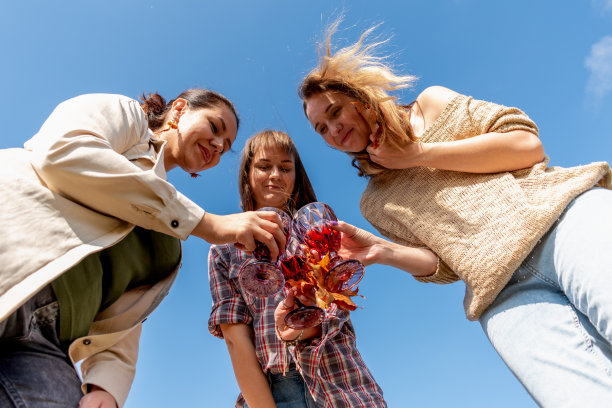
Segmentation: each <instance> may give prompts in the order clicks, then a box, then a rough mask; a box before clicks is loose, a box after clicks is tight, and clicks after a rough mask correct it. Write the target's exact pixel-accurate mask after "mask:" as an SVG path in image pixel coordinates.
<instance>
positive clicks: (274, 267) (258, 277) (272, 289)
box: [238, 207, 291, 298]
mask: <svg viewBox="0 0 612 408" xmlns="http://www.w3.org/2000/svg"><path fill="white" fill-rule="evenodd" d="M257 211H274V212H275V213H277V214H278V215H279V217H280V219H281V222H282V224H283V230H284V232H285V237H288V236H289V231H290V229H291V217H290V216H289V214H287V213H286V212H285V211H283V210H281V209H278V208H275V207H263V208H260V209H258V210H257ZM279 249H280V250H281V251H280V253H279V257H280V256H281V255H282V253H283V252H284V249H283V248H279ZM238 281H239V282H240V286H242V288H243V289H244V291H245V292H247V293H248V294H250V295H252V296H255V297H260V298H261V297H267V296H271V295H275V294H276V293H278V292H279V291H280V290H281V289H282V288H283V286H284V285H285V279H284V277H283V273H282V271H281V269H280V266H279V262H278V261H277V262H272V261H271V260H270V250H269V249H268V247H267V246H266V245H265V244H263V243H262V242H259V241H256V242H255V250H254V251H253V258H252V259H251V260H249V261H248V262H247V263H245V264H244V265H243V266H242V268H240V271H239V272H238Z"/></svg>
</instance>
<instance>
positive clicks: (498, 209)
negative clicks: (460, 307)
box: [361, 95, 611, 320]
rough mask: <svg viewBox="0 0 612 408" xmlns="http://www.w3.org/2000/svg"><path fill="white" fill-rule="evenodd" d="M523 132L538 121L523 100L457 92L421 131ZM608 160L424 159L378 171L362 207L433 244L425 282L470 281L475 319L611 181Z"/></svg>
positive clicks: (428, 139)
mask: <svg viewBox="0 0 612 408" xmlns="http://www.w3.org/2000/svg"><path fill="white" fill-rule="evenodd" d="M518 129H520V130H526V131H530V132H533V133H535V134H536V135H537V133H538V128H537V127H536V125H535V123H534V122H533V121H532V120H531V119H530V118H529V117H528V116H527V115H526V114H525V113H523V112H522V111H520V110H519V109H517V108H511V107H506V106H502V105H497V104H494V103H491V102H485V101H480V100H475V99H472V98H471V97H468V96H464V95H459V96H457V97H456V98H454V99H453V100H452V101H451V102H450V103H449V104H448V105H447V106H446V108H445V109H444V110H443V112H442V113H441V114H440V116H439V117H438V119H436V121H435V122H434V123H432V124H431V125H430V126H429V127H428V128H427V129H425V132H424V133H423V135H422V136H421V137H420V141H421V142H422V143H435V142H449V141H454V140H460V139H465V138H469V137H474V136H478V135H481V134H484V133H488V132H508V131H511V130H518ZM610 177H611V173H610V167H609V166H608V164H607V163H605V162H598V163H591V164H586V165H584V166H577V167H572V168H561V167H548V158H545V160H544V161H542V162H541V163H538V164H536V165H534V166H532V167H529V168H526V169H521V170H517V171H512V172H500V173H494V174H475V173H464V172H458V171H446V170H439V169H433V168H428V167H414V168H410V169H405V170H388V171H385V172H383V173H381V174H379V175H376V176H373V177H371V179H370V182H369V183H368V186H367V188H366V189H365V191H364V192H363V195H362V196H361V212H362V213H363V215H364V217H365V218H366V219H367V220H368V221H369V222H370V223H371V224H372V225H373V226H374V227H376V229H378V231H380V233H381V234H383V235H384V236H386V237H387V238H389V239H391V240H392V241H395V242H398V243H400V244H403V245H408V246H415V247H425V246H426V247H428V248H430V249H431V250H433V251H434V252H435V253H436V254H437V255H438V257H439V259H440V262H439V264H438V269H437V271H436V272H435V273H434V274H433V275H431V276H425V277H418V278H417V279H418V280H419V281H423V282H435V283H450V282H454V281H456V280H459V279H461V280H462V281H463V282H465V286H466V292H465V299H464V306H465V311H466V315H467V317H468V319H470V320H475V319H477V318H478V317H479V316H480V315H481V314H482V312H483V311H484V310H486V308H487V307H488V306H489V305H490V304H491V303H492V302H493V300H494V299H495V297H496V296H497V295H498V294H499V292H500V291H501V290H502V289H503V288H504V286H505V285H506V284H507V283H508V281H509V280H510V277H511V276H512V274H513V273H514V271H515V270H516V269H517V268H518V267H519V265H520V264H521V262H523V260H524V259H525V258H526V257H527V255H528V254H529V253H530V252H531V250H532V249H533V248H534V247H535V245H536V244H537V243H538V240H539V239H540V238H541V237H542V236H543V235H544V234H545V233H546V231H548V229H550V227H551V226H552V224H553V223H554V222H555V221H556V220H557V219H558V218H559V216H560V215H561V213H562V212H563V210H564V209H565V208H566V207H567V205H568V204H569V203H570V202H571V201H572V200H573V199H574V198H575V197H576V196H578V195H579V194H581V193H583V192H584V191H586V190H588V189H590V188H591V187H593V186H595V185H600V186H603V187H609V185H610Z"/></svg>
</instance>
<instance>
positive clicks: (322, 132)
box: [319, 126, 327, 135]
mask: <svg viewBox="0 0 612 408" xmlns="http://www.w3.org/2000/svg"><path fill="white" fill-rule="evenodd" d="M325 132H327V126H321V127H320V128H319V134H321V135H324V134H325Z"/></svg>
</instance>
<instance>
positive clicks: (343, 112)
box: [306, 91, 371, 153]
mask: <svg viewBox="0 0 612 408" xmlns="http://www.w3.org/2000/svg"><path fill="white" fill-rule="evenodd" d="M355 101H356V99H355V98H352V97H350V96H347V95H345V94H343V93H340V92H333V91H327V92H322V93H318V94H315V95H313V96H311V97H310V98H308V100H306V116H307V117H308V121H309V122H310V124H311V125H312V127H313V128H314V130H315V131H316V132H317V133H319V134H320V135H321V136H323V139H325V141H326V142H327V143H328V144H329V145H331V146H332V147H335V148H336V149H338V150H342V151H343V152H351V153H356V152H361V151H363V150H364V149H365V148H366V147H367V146H368V144H369V143H370V133H371V128H370V126H369V125H368V124H367V123H366V121H365V119H364V118H363V116H361V115H360V114H359V113H358V112H357V109H356V108H355V105H353V103H352V102H355Z"/></svg>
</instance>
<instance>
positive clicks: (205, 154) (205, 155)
mask: <svg viewBox="0 0 612 408" xmlns="http://www.w3.org/2000/svg"><path fill="white" fill-rule="evenodd" d="M198 149H200V154H201V155H202V159H203V160H204V164H207V163H208V162H209V161H210V156H211V155H210V151H208V149H207V148H205V147H204V146H202V145H201V144H199V145H198Z"/></svg>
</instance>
